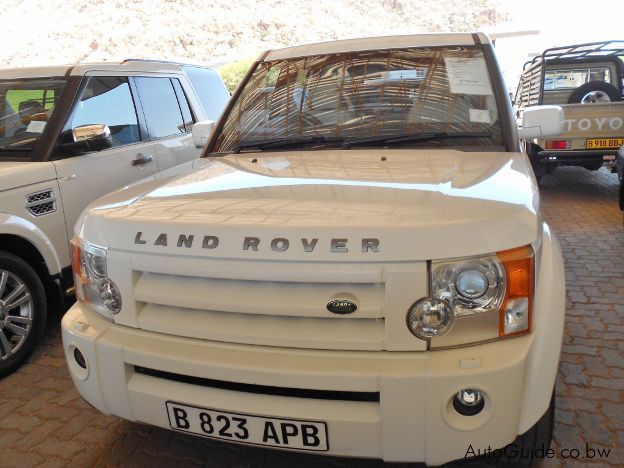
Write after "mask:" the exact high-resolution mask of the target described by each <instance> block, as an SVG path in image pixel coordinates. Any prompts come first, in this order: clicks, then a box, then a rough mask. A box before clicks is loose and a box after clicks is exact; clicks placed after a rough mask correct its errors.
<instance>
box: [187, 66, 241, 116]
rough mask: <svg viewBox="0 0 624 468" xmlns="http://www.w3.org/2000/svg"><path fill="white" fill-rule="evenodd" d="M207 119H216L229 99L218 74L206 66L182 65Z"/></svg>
mask: <svg viewBox="0 0 624 468" xmlns="http://www.w3.org/2000/svg"><path fill="white" fill-rule="evenodd" d="M182 68H184V71H185V72H186V74H187V76H188V77H189V79H190V80H191V83H192V84H193V87H194V88H195V91H196V92H197V95H198V97H199V100H200V101H201V103H202V106H203V108H204V111H205V112H206V116H207V117H208V119H209V120H217V119H218V118H219V116H220V115H221V112H223V109H225V105H226V104H227V102H228V99H230V93H228V91H227V89H226V88H225V85H224V84H223V80H221V77H220V76H219V74H218V73H217V72H215V71H213V70H210V69H208V68H200V67H189V66H184V67H182Z"/></svg>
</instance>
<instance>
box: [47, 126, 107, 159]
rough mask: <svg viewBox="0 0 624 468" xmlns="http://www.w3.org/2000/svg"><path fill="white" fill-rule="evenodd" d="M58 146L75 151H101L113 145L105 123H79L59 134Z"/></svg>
mask: <svg viewBox="0 0 624 468" xmlns="http://www.w3.org/2000/svg"><path fill="white" fill-rule="evenodd" d="M60 141H61V143H60V144H59V146H60V147H61V148H62V149H64V150H69V151H74V152H76V153H87V152H91V151H101V150H103V149H107V148H110V147H111V146H113V138H112V137H111V131H110V128H108V125H106V124H89V125H80V126H78V127H75V128H72V129H71V130H68V131H67V132H64V133H63V134H61V140H60Z"/></svg>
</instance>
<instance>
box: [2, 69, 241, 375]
mask: <svg viewBox="0 0 624 468" xmlns="http://www.w3.org/2000/svg"><path fill="white" fill-rule="evenodd" d="M228 99H229V93H228V92H227V90H226V88H225V85H224V84H223V81H222V80H221V78H220V77H219V75H218V74H217V73H216V72H215V71H213V70H210V69H207V68H203V67H198V66H191V65H180V64H176V63H168V62H156V61H143V60H126V61H124V62H123V63H94V64H79V65H75V66H62V67H38V68H21V69H5V70H0V377H1V376H3V375H6V374H8V373H9V372H11V371H13V370H15V369H16V368H17V367H18V366H19V365H20V364H21V363H22V362H24V360H25V359H26V358H27V357H28V356H29V354H30V353H31V352H32V350H33V349H34V347H35V345H36V343H37V341H38V339H39V337H40V335H41V333H42V331H43V329H44V325H45V319H46V310H47V307H46V304H47V303H49V302H52V301H56V300H57V299H58V298H62V297H63V294H64V293H65V292H66V291H67V290H71V289H70V288H71V286H72V282H73V280H72V276H71V267H70V253H69V238H68V233H71V232H72V231H73V227H74V224H75V223H76V220H77V219H78V216H79V215H80V212H81V211H82V210H83V209H84V208H85V206H87V205H88V204H89V203H90V202H91V201H93V200H95V199H96V198H98V197H100V196H102V195H104V194H106V193H108V192H111V191H112V190H114V189H118V188H120V187H123V186H125V185H128V184H130V183H133V182H135V181H137V180H139V179H142V178H144V177H147V176H150V175H153V174H156V173H157V172H159V171H163V170H165V169H168V168H171V167H172V166H176V165H179V164H181V163H185V162H188V161H191V160H193V159H196V158H198V157H199V155H200V154H201V147H202V146H203V144H204V143H205V140H206V136H207V135H206V131H207V129H208V130H209V129H210V128H211V125H210V121H212V122H214V121H215V120H216V119H217V118H218V117H219V115H220V114H221V112H222V110H223V108H224V107H225V104H226V103H227V101H228ZM206 121H208V123H202V124H199V125H198V123H200V122H206ZM193 127H195V128H194V130H193ZM192 132H193V133H195V135H192ZM202 137H203V141H202Z"/></svg>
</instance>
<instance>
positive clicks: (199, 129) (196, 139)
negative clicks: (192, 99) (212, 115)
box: [192, 120, 215, 148]
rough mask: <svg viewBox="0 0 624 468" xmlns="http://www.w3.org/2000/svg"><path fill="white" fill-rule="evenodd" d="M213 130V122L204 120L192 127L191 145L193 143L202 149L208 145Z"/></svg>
mask: <svg viewBox="0 0 624 468" xmlns="http://www.w3.org/2000/svg"><path fill="white" fill-rule="evenodd" d="M214 128H215V121H214V120H204V121H203V122H197V123H196V124H194V125H193V131H192V133H193V143H195V146H196V147H197V148H203V147H204V145H206V143H208V140H209V139H210V136H211V135H212V132H213V131H214Z"/></svg>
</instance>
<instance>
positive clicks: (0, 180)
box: [0, 159, 56, 211]
mask: <svg viewBox="0 0 624 468" xmlns="http://www.w3.org/2000/svg"><path fill="white" fill-rule="evenodd" d="M52 179H56V170H55V169H54V164H52V163H51V162H10V161H2V160H1V159H0V192H1V191H3V190H9V189H13V188H17V187H23V186H25V185H34V184H38V183H39V182H45V181H46V180H52ZM0 211H2V207H0Z"/></svg>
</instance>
